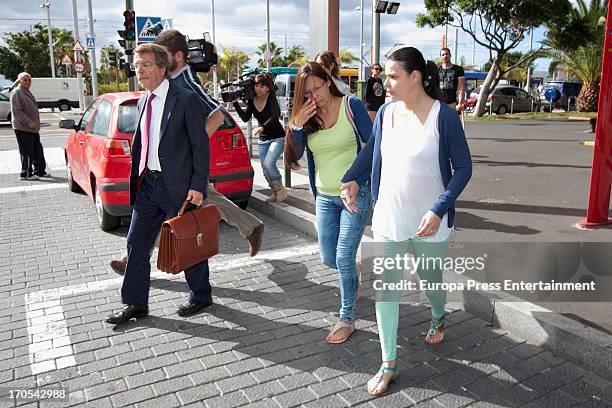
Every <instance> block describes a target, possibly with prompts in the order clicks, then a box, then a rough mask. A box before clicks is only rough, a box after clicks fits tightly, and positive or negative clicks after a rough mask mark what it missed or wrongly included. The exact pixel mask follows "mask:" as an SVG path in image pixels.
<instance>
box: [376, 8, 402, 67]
mask: <svg viewBox="0 0 612 408" xmlns="http://www.w3.org/2000/svg"><path fill="white" fill-rule="evenodd" d="M399 6H400V3H399V2H396V1H384V0H374V1H372V54H371V55H370V60H371V65H374V64H378V63H380V15H381V14H384V13H387V14H397V10H398V9H399Z"/></svg>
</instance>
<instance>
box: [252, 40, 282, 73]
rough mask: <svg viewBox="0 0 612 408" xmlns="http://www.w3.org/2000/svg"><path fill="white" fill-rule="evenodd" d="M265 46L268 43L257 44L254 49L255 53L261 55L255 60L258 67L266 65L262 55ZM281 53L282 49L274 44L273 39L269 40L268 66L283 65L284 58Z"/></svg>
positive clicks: (266, 46)
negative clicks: (255, 49)
mask: <svg viewBox="0 0 612 408" xmlns="http://www.w3.org/2000/svg"><path fill="white" fill-rule="evenodd" d="M267 48H268V45H267V44H266V43H263V44H261V45H260V46H258V47H257V51H255V54H257V55H259V56H260V57H261V58H260V59H259V61H258V62H257V64H258V65H259V66H260V67H265V66H266V61H264V59H263V55H264V52H266V49H267ZM282 53H283V49H282V48H280V47H279V46H278V45H276V43H275V42H274V41H271V42H270V66H273V67H280V66H283V65H284V59H283V56H282Z"/></svg>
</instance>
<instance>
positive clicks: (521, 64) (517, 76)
mask: <svg viewBox="0 0 612 408" xmlns="http://www.w3.org/2000/svg"><path fill="white" fill-rule="evenodd" d="M546 56H548V53H547V52H544V51H539V52H536V53H531V54H530V55H529V54H526V53H523V52H521V51H512V52H509V53H508V54H506V58H504V61H503V62H502V64H501V66H500V70H499V73H500V78H507V79H513V80H515V81H517V82H518V83H519V84H524V83H525V82H526V81H527V70H528V69H529V68H530V67H531V66H532V65H533V62H534V61H535V60H536V59H538V58H541V57H546ZM491 65H492V63H491V61H488V62H486V63H485V64H484V65H483V66H482V70H483V71H489V70H490V69H491Z"/></svg>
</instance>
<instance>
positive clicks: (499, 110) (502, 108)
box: [497, 105, 508, 115]
mask: <svg viewBox="0 0 612 408" xmlns="http://www.w3.org/2000/svg"><path fill="white" fill-rule="evenodd" d="M506 113H508V108H507V107H506V105H499V107H498V108H497V114H498V115H505V114H506Z"/></svg>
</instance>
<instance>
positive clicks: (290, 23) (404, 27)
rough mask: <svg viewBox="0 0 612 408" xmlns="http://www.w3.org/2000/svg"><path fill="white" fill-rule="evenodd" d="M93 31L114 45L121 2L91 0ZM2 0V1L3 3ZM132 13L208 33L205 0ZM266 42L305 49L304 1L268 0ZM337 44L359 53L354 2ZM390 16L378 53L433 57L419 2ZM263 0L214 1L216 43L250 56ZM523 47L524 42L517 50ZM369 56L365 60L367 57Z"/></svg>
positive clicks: (82, 10)
mask: <svg viewBox="0 0 612 408" xmlns="http://www.w3.org/2000/svg"><path fill="white" fill-rule="evenodd" d="M42 2H43V0H21V1H19V2H10V3H8V4H3V6H2V9H3V12H2V16H1V17H0V34H2V35H3V34H4V33H6V32H15V31H22V30H29V29H30V25H34V24H36V23H38V22H42V23H43V24H45V25H46V22H47V19H46V12H45V10H44V9H42V8H40V4H41V3H42ZM50 2H51V9H50V10H51V19H52V25H53V26H59V27H64V28H67V29H72V2H71V0H50ZM92 2H93V15H94V20H95V24H94V29H95V33H96V38H97V46H98V48H100V47H102V46H105V45H107V44H110V43H113V44H115V45H117V40H118V35H117V30H118V29H121V28H123V17H122V13H123V10H124V6H125V1H124V0H92ZM3 3H6V2H3ZM134 3H135V9H136V13H137V14H138V15H143V16H145V15H149V16H160V17H172V18H173V19H174V27H175V28H177V29H179V30H181V31H182V32H184V33H186V34H188V35H190V36H191V37H192V38H198V37H200V36H201V34H202V32H204V31H212V25H211V18H210V1H209V0H176V1H173V2H168V1H158V2H154V1H151V0H147V1H145V0H134ZM270 3H271V6H270V10H271V11H270V20H271V30H270V31H271V40H272V41H275V42H276V43H277V44H279V46H281V47H284V43H285V36H286V39H287V45H288V47H291V46H292V45H295V44H299V45H302V46H303V47H304V48H306V49H308V36H309V34H308V1H307V0H302V1H300V0H283V1H280V0H271V1H270ZM340 3H341V11H340V47H341V48H345V47H347V48H349V49H350V50H351V52H353V53H354V54H355V55H359V48H358V47H359V25H360V19H359V18H360V15H359V14H360V13H359V11H357V10H355V8H356V6H358V5H359V3H360V1H359V0H341V2H340ZM400 3H401V5H400V8H399V11H398V13H397V14H396V15H383V16H382V18H381V54H384V52H385V51H386V50H387V49H389V48H391V47H392V46H393V45H394V44H396V43H403V44H408V45H413V46H415V47H417V48H419V49H420V50H421V51H422V52H423V54H424V55H425V56H426V57H427V58H435V57H436V56H437V55H438V52H439V48H440V47H441V43H442V34H443V33H444V28H443V27H440V28H436V29H427V28H417V26H416V24H415V17H416V14H417V13H419V12H423V11H425V6H424V4H423V1H422V0H409V1H406V0H404V1H400ZM265 4H266V2H265V0H217V1H215V26H216V38H217V41H216V42H217V45H218V46H219V45H220V46H224V47H237V48H239V49H241V50H244V51H246V52H247V53H249V55H251V56H252V60H251V64H253V63H254V62H255V56H254V51H255V49H256V47H257V45H258V44H261V43H263V42H265V41H266V32H265V28H266V9H265ZM371 4H372V3H371V1H369V0H366V1H364V5H365V6H364V9H365V10H364V12H365V16H364V41H365V42H366V43H367V44H368V45H367V46H365V47H364V51H367V50H369V43H370V30H371ZM86 5H87V3H86V1H85V0H77V8H78V13H79V14H78V18H79V27H80V28H79V31H80V35H81V37H82V38H83V37H84V35H85V33H86V32H87V31H88V30H87V27H88V23H87V20H86V19H87V8H86ZM543 35H544V30H543V29H538V30H536V32H535V36H534V46H536V44H537V42H538V41H539V40H540V39H541V38H542V37H543ZM448 45H449V47H450V48H451V50H454V29H449V41H448ZM517 50H519V51H528V50H529V44H528V41H527V40H525V41H524V42H523V44H521V45H520V46H519V48H517ZM457 55H458V56H464V57H465V61H466V63H467V64H470V63H471V61H472V41H471V39H470V38H468V36H467V34H465V33H462V32H461V31H460V32H459V40H458V52H457ZM367 59H368V60H369V58H367ZM487 59H488V51H487V50H486V49H483V48H480V47H477V48H476V58H475V62H476V64H477V65H479V66H480V65H482V64H484V63H485V62H486V60H487ZM537 64H538V66H537V68H536V69H537V70H542V69H547V66H548V62H547V61H545V60H540V61H538V63H537Z"/></svg>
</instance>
